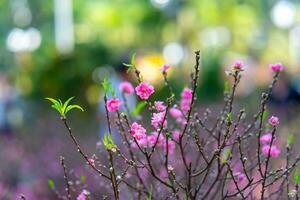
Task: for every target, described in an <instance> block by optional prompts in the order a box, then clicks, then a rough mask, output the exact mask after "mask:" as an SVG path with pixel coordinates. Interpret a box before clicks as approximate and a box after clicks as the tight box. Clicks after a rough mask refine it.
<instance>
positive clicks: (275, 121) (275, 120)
mask: <svg viewBox="0 0 300 200" xmlns="http://www.w3.org/2000/svg"><path fill="white" fill-rule="evenodd" d="M268 122H269V124H271V125H272V126H277V125H278V124H279V119H278V117H275V116H271V117H270V118H269V120H268Z"/></svg>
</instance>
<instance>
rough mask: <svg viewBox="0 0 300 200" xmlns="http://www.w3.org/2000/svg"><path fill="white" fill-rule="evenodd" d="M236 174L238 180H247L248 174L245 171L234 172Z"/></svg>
mask: <svg viewBox="0 0 300 200" xmlns="http://www.w3.org/2000/svg"><path fill="white" fill-rule="evenodd" d="M234 176H235V177H236V180H237V181H238V182H243V181H244V180H246V175H245V174H244V173H242V172H236V173H235V174H234Z"/></svg>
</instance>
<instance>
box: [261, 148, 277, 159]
mask: <svg viewBox="0 0 300 200" xmlns="http://www.w3.org/2000/svg"><path fill="white" fill-rule="evenodd" d="M269 151H270V156H271V157H274V158H276V157H278V156H279V154H280V149H278V148H277V147H276V146H275V145H272V146H271V150H270V145H264V146H263V147H262V152H263V153H264V154H266V155H268V154H269Z"/></svg>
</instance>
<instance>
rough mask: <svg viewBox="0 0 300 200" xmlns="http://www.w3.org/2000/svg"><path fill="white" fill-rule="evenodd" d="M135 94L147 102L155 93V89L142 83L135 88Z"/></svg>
mask: <svg viewBox="0 0 300 200" xmlns="http://www.w3.org/2000/svg"><path fill="white" fill-rule="evenodd" d="M135 92H136V94H137V95H138V96H139V97H140V98H141V99H144V100H147V99H148V98H149V97H150V96H151V95H152V94H153V93H154V87H153V86H152V85H150V84H149V83H146V82H142V83H140V84H139V85H138V86H137V87H136V88H135Z"/></svg>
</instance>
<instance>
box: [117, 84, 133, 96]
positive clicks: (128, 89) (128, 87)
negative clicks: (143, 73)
mask: <svg viewBox="0 0 300 200" xmlns="http://www.w3.org/2000/svg"><path fill="white" fill-rule="evenodd" d="M119 90H120V91H121V92H122V93H125V94H132V93H133V92H134V88H133V86H132V84H131V83H130V82H127V81H124V82H122V83H120V85H119Z"/></svg>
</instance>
